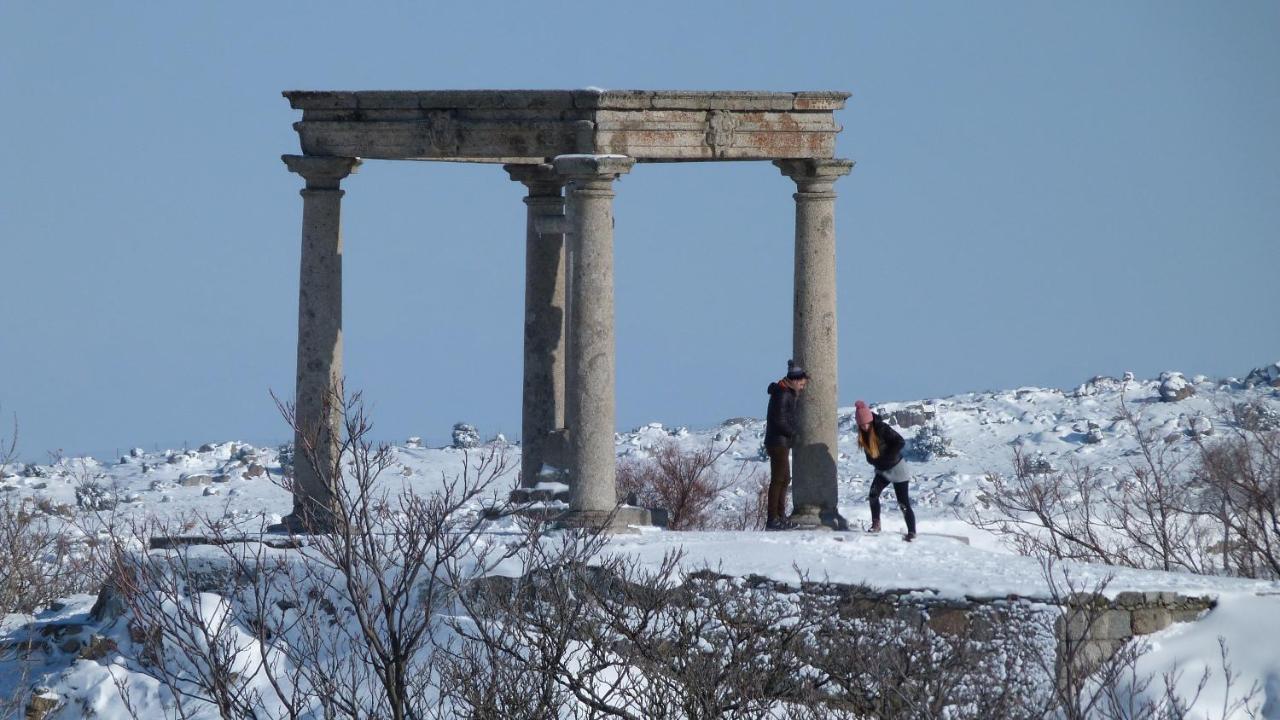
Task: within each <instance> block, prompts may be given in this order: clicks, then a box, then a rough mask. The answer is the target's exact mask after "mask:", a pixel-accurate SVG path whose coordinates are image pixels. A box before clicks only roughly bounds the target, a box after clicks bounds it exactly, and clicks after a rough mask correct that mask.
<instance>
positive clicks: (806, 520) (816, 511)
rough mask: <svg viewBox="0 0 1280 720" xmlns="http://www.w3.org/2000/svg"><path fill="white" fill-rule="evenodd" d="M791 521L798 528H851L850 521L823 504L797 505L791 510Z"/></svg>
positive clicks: (839, 529) (840, 529)
mask: <svg viewBox="0 0 1280 720" xmlns="http://www.w3.org/2000/svg"><path fill="white" fill-rule="evenodd" d="M790 520H791V522H793V523H795V524H796V527H795V529H796V530H838V531H844V530H848V529H849V521H848V520H845V519H844V517H843V516H842V515H841V514H840V513H839V512H838V511H836V510H835V509H834V508H823V507H822V506H821V505H797V506H796V508H795V509H794V510H792V511H791V517H790Z"/></svg>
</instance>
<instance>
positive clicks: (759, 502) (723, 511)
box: [715, 463, 769, 531]
mask: <svg viewBox="0 0 1280 720" xmlns="http://www.w3.org/2000/svg"><path fill="white" fill-rule="evenodd" d="M746 466H747V463H743V464H742V467H741V468H740V469H739V473H742V472H746V473H747V476H746V478H744V479H741V480H735V481H734V483H733V484H734V485H737V486H738V487H744V486H745V487H744V490H745V492H744V493H743V494H742V495H741V496H739V497H737V498H735V499H733V500H729V501H727V502H725V503H723V504H722V506H721V508H720V511H719V512H718V513H716V516H717V518H718V520H717V521H716V523H715V525H716V528H717V529H719V530H740V531H741V530H763V529H764V524H765V520H767V519H768V516H769V479H768V478H766V477H764V475H763V474H762V473H760V472H759V471H758V470H757V469H755V468H752V469H751V470H749V471H747V470H746V469H745V468H746Z"/></svg>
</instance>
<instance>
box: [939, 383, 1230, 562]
mask: <svg viewBox="0 0 1280 720" xmlns="http://www.w3.org/2000/svg"><path fill="white" fill-rule="evenodd" d="M1121 413H1122V417H1123V418H1124V419H1125V420H1126V422H1128V423H1129V424H1130V426H1131V427H1133V429H1134V433H1135V437H1136V439H1137V443H1138V456H1137V457H1138V459H1137V460H1136V461H1134V462H1131V463H1129V465H1128V466H1127V467H1125V468H1122V469H1118V470H1116V471H1113V472H1107V473H1103V472H1099V471H1098V470H1095V469H1094V468H1091V467H1088V466H1085V465H1079V464H1073V465H1071V466H1069V467H1067V468H1064V469H1061V470H1053V471H1050V472H1040V471H1039V469H1038V468H1036V467H1034V466H1033V465H1034V464H1033V463H1031V462H1029V461H1028V459H1027V458H1026V457H1025V456H1024V455H1023V454H1022V453H1021V451H1020V450H1017V449H1015V451H1014V463H1013V465H1014V472H1013V475H1012V476H1011V477H1005V476H1002V475H998V474H990V475H988V478H987V479H988V483H989V488H988V491H987V492H986V494H985V497H984V500H985V503H986V505H987V506H988V507H987V508H968V509H966V510H964V511H962V513H961V516H962V517H963V519H965V520H966V521H968V522H970V523H972V524H974V525H976V526H978V527H982V528H984V529H987V530H991V531H993V532H995V533H997V534H1000V535H1003V536H1005V537H1007V538H1009V539H1010V540H1011V541H1012V544H1013V545H1014V547H1015V548H1016V549H1017V550H1018V551H1019V552H1020V553H1022V554H1025V555H1033V556H1037V557H1042V558H1046V557H1047V558H1053V559H1057V560H1062V559H1070V560H1084V561H1095V562H1103V563H1107V564H1109V565H1122V566H1126V567H1136V568H1146V569H1159V570H1185V571H1189V572H1196V573H1211V572H1214V571H1215V570H1220V568H1218V566H1217V564H1216V562H1215V556H1214V553H1213V552H1212V551H1211V546H1212V545H1213V542H1214V538H1215V537H1221V534H1222V533H1221V528H1220V527H1219V523H1220V522H1221V516H1220V513H1217V512H1215V509H1216V506H1215V504H1214V503H1213V501H1212V499H1211V497H1210V494H1208V493H1206V488H1205V486H1204V484H1202V483H1195V482H1193V481H1192V480H1191V478H1190V477H1189V474H1188V473H1187V472H1186V471H1185V469H1184V468H1183V467H1182V459H1181V458H1180V457H1178V456H1175V455H1173V454H1171V453H1170V451H1169V448H1168V445H1167V444H1166V443H1165V442H1164V440H1163V438H1160V437H1157V435H1156V433H1155V431H1152V430H1144V429H1142V427H1141V423H1140V418H1138V417H1137V416H1135V415H1134V414H1133V413H1131V412H1130V411H1129V409H1128V407H1127V406H1126V405H1125V404H1124V403H1123V402H1122V403H1121Z"/></svg>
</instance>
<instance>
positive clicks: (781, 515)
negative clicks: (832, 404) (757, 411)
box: [764, 360, 809, 530]
mask: <svg viewBox="0 0 1280 720" xmlns="http://www.w3.org/2000/svg"><path fill="white" fill-rule="evenodd" d="M808 384H809V376H808V374H806V373H805V371H804V368H802V367H800V366H799V365H796V364H795V362H793V361H791V360H788V361H787V376H786V377H785V378H783V379H781V380H779V381H778V382H772V383H769V389H768V392H769V412H768V414H767V415H765V422H764V450H765V452H766V453H768V454H769V506H768V511H767V514H768V520H767V521H766V522H765V526H764V529H765V530H790V529H792V528H794V527H795V526H796V524H795V523H794V522H792V521H790V520H788V519H787V486H788V485H790V484H791V446H792V445H794V444H795V437H796V403H797V402H798V401H799V399H800V391H802V390H804V387H805V385H808Z"/></svg>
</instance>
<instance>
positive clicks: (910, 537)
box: [902, 531, 916, 542]
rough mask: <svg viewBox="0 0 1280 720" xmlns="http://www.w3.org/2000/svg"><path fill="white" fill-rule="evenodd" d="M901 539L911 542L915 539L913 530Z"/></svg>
mask: <svg viewBox="0 0 1280 720" xmlns="http://www.w3.org/2000/svg"><path fill="white" fill-rule="evenodd" d="M902 539H903V540H906V541H907V542H911V541H912V540H915V539H916V534H915V531H912V532H909V533H907V534H906V535H905V536H904V537H903V538H902Z"/></svg>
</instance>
